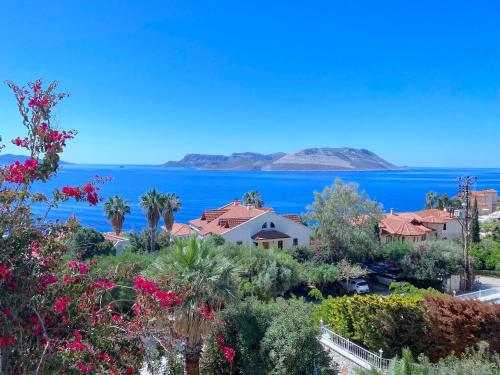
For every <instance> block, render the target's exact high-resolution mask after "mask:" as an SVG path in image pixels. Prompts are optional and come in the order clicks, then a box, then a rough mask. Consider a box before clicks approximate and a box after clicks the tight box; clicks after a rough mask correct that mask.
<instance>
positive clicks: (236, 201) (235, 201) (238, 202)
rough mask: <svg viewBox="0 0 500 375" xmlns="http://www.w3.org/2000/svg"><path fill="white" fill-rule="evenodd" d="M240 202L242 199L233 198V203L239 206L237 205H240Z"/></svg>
mask: <svg viewBox="0 0 500 375" xmlns="http://www.w3.org/2000/svg"><path fill="white" fill-rule="evenodd" d="M239 204H240V200H239V199H238V198H234V199H233V205H234V206H237V205H239Z"/></svg>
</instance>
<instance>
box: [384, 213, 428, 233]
mask: <svg viewBox="0 0 500 375" xmlns="http://www.w3.org/2000/svg"><path fill="white" fill-rule="evenodd" d="M410 214H412V213H405V214H404V215H403V216H401V215H400V214H389V215H386V216H385V217H384V218H383V219H382V220H381V221H380V223H379V228H380V229H381V230H382V232H383V233H387V234H390V235H398V236H423V235H425V234H427V233H430V232H433V230H432V229H429V228H427V227H425V226H423V225H421V224H418V222H416V221H415V220H414V219H413V218H412V215H410Z"/></svg>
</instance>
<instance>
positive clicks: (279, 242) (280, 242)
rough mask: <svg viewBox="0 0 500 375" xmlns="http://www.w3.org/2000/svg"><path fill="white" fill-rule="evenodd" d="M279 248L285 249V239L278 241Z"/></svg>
mask: <svg viewBox="0 0 500 375" xmlns="http://www.w3.org/2000/svg"><path fill="white" fill-rule="evenodd" d="M278 249H283V241H282V240H279V241H278Z"/></svg>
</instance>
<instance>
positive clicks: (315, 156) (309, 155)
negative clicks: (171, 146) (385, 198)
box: [163, 147, 405, 171]
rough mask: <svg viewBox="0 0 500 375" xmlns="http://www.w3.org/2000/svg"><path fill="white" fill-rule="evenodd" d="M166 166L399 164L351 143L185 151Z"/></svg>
mask: <svg viewBox="0 0 500 375" xmlns="http://www.w3.org/2000/svg"><path fill="white" fill-rule="evenodd" d="M163 166H164V167H167V168H189V169H204V170H262V171H361V170H397V169H405V167H398V166H396V165H394V164H392V163H389V162H388V161H386V160H384V159H382V158H381V157H380V156H378V155H377V154H375V153H373V152H371V151H369V150H366V149H356V148H350V147H339V148H306V149H303V150H299V151H296V152H290V153H284V152H277V153H274V154H268V155H264V154H259V153H255V152H243V153H233V154H231V155H229V156H227V155H205V154H187V155H186V156H184V158H182V159H181V160H179V161H169V162H167V163H165V164H163Z"/></svg>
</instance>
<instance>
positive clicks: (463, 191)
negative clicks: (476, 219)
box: [458, 176, 477, 290]
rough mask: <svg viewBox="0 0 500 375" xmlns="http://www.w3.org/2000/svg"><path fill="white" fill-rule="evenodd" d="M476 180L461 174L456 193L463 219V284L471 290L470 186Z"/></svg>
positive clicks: (472, 280) (471, 186)
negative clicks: (460, 202)
mask: <svg viewBox="0 0 500 375" xmlns="http://www.w3.org/2000/svg"><path fill="white" fill-rule="evenodd" d="M476 182H477V178H476V177H474V176H462V177H459V178H458V194H459V196H460V198H461V199H462V207H463V210H462V213H461V214H460V215H459V217H461V219H463V224H462V242H463V244H462V245H463V257H464V286H465V290H471V289H472V285H473V282H474V275H473V269H472V261H471V256H470V252H471V219H472V216H471V212H470V196H471V192H472V188H473V186H474V185H475V183H476Z"/></svg>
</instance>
